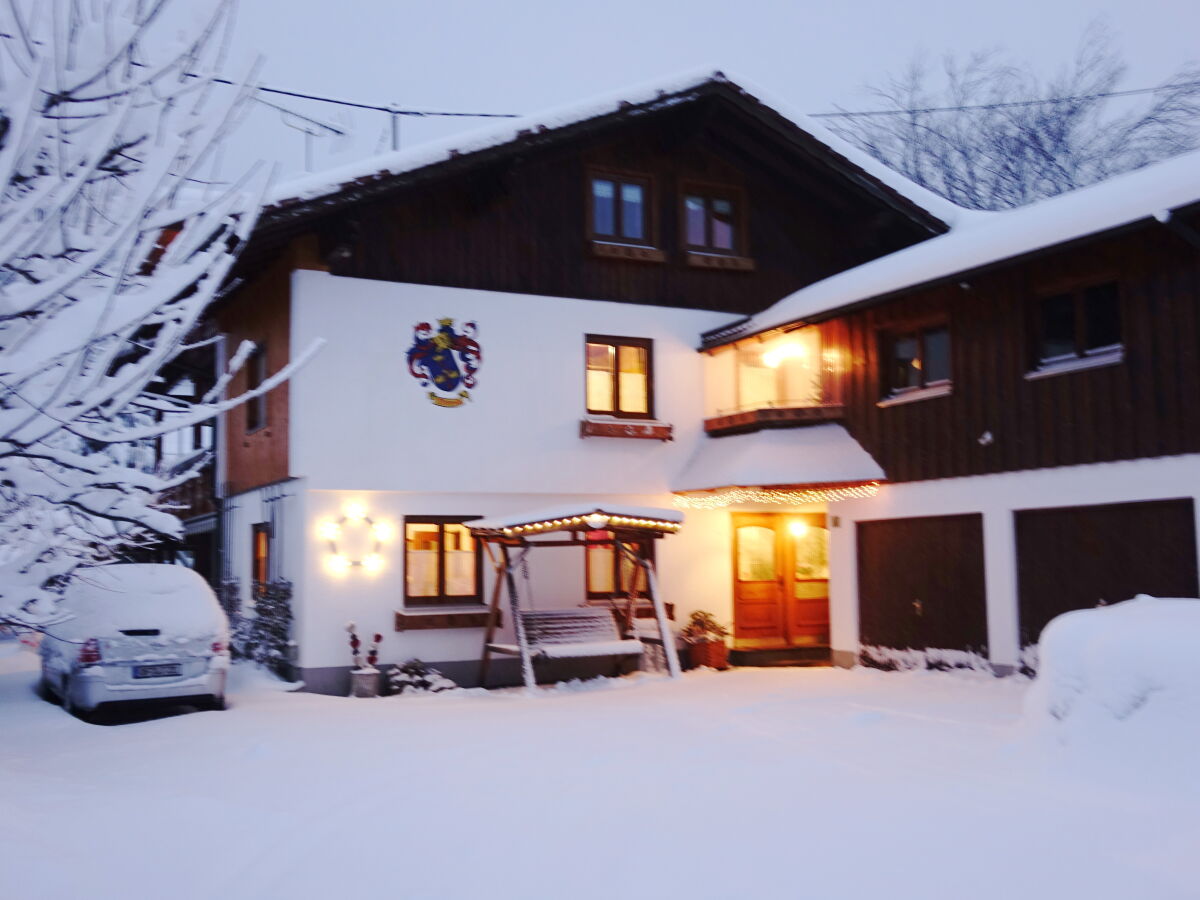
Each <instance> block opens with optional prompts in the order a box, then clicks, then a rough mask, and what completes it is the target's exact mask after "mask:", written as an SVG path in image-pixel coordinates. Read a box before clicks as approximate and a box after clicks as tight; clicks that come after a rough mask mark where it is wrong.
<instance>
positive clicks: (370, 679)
mask: <svg viewBox="0 0 1200 900" xmlns="http://www.w3.org/2000/svg"><path fill="white" fill-rule="evenodd" d="M346 631H348V632H349V633H350V652H351V653H352V654H353V655H354V668H353V669H351V670H350V696H351V697H378V696H379V670H378V669H377V668H375V663H377V662H379V644H380V642H381V641H382V640H383V635H382V634H377V635H375V639H374V640H373V641H372V642H371V646H370V647H368V648H367V653H366V659H365V660H364V659H363V654H362V652H361V647H362V641H360V640H359V639H358V634H357V632H356V631H355V628H354V623H353V622H348V623H346Z"/></svg>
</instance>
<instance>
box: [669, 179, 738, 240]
mask: <svg viewBox="0 0 1200 900" xmlns="http://www.w3.org/2000/svg"><path fill="white" fill-rule="evenodd" d="M738 215H739V210H738V200H737V197H736V196H735V194H734V192H732V191H725V190H715V189H713V190H686V191H685V192H684V195H683V239H684V243H685V244H686V245H687V247H688V249H690V250H699V251H707V252H710V253H731V254H732V253H741V252H743V248H741V247H739V246H738V244H739V242H740V241H739V235H738V231H739V220H738Z"/></svg>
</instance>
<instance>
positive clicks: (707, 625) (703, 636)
mask: <svg viewBox="0 0 1200 900" xmlns="http://www.w3.org/2000/svg"><path fill="white" fill-rule="evenodd" d="M679 636H680V637H682V638H683V639H684V641H686V642H687V643H689V644H703V643H707V642H709V641H712V642H718V641H723V640H725V638H727V637H728V636H729V629H728V628H726V627H725V626H724V625H722V624H721V623H720V622H718V621H717V620H716V617H714V616H713V614H712V613H710V612H705V611H704V610H702V609H698V610H696V611H695V612H694V613H692V617H691V618H690V619H689V620H688V623H687V625H685V626H684V627H683V630H682V631H681V632H679Z"/></svg>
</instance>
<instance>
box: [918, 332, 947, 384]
mask: <svg viewBox="0 0 1200 900" xmlns="http://www.w3.org/2000/svg"><path fill="white" fill-rule="evenodd" d="M923 338H924V344H925V346H924V351H925V358H924V359H923V360H922V361H921V363H922V371H923V373H924V375H925V384H933V383H935V382H938V381H949V380H950V329H949V328H946V327H942V328H931V329H929V330H928V331H926V332H925V334H924V335H923Z"/></svg>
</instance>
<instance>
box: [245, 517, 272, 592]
mask: <svg viewBox="0 0 1200 900" xmlns="http://www.w3.org/2000/svg"><path fill="white" fill-rule="evenodd" d="M250 540H251V546H250V581H251V582H252V587H253V590H254V595H255V596H258V595H259V594H260V593H261V592H262V589H263V587H264V586H266V584H267V582H269V581H270V580H271V525H270V523H269V522H258V523H257V524H255V525H253V526H252V527H251V532H250Z"/></svg>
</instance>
